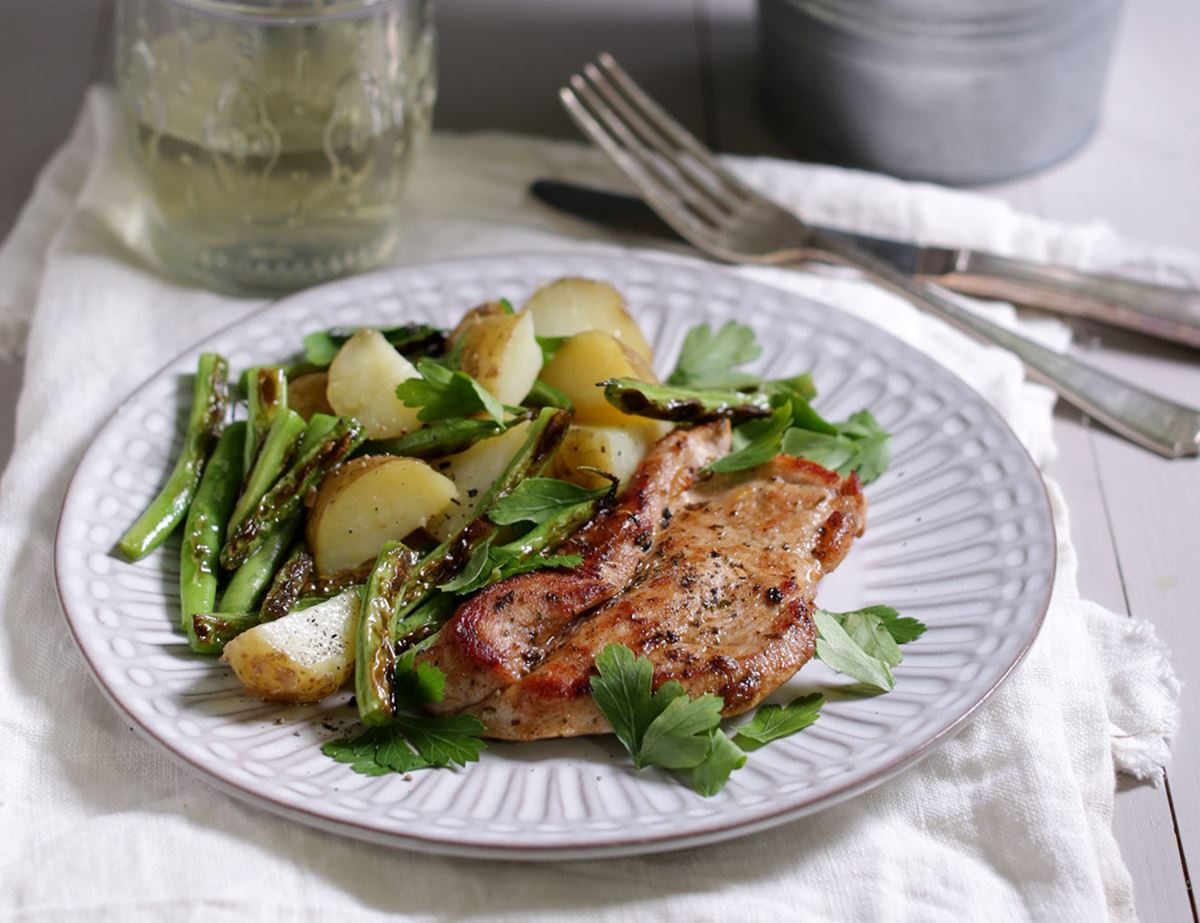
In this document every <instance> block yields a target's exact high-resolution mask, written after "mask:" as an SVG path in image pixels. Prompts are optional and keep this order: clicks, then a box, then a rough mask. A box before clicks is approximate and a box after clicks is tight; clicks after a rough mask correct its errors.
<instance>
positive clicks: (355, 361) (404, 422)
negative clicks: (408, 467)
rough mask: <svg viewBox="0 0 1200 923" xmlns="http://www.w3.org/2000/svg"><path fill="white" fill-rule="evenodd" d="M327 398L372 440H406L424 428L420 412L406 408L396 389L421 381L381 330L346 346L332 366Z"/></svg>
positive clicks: (366, 332) (360, 334)
mask: <svg viewBox="0 0 1200 923" xmlns="http://www.w3.org/2000/svg"><path fill="white" fill-rule="evenodd" d="M328 375H329V379H328V383H327V386H326V389H325V395H326V398H327V400H328V401H329V404H330V406H331V407H332V408H333V410H334V412H335V413H336V414H337V415H338V416H342V417H354V418H355V419H356V420H358V421H359V422H360V423H362V425H363V426H364V427H366V430H367V436H368V438H371V439H390V438H391V437H393V436H402V435H404V433H407V432H409V431H410V430H413V429H416V428H417V427H418V426H420V422H419V421H418V420H417V413H418V412H419V408H416V407H405V406H404V404H402V403H401V402H400V399H399V398H398V397H396V385H398V384H400V382H402V381H407V380H408V379H410V378H416V377H417V370H416V369H415V368H413V365H412V363H411V362H409V361H408V360H407V359H405V358H404V357H403V356H401V355H400V354H399V353H398V352H396V350H395V348H393V346H392V344H390V343H389V342H388V341H387V340H386V339H384V337H383V334H381V333H380V332H379V331H378V330H370V329H362V330H359V331H357V332H356V333H355V334H354V336H352V337H351V338H350V339H349V340H347V341H346V342H345V343H343V344H342V348H341V349H339V350H338V353H337V355H336V356H334V357H333V362H331V363H330V364H329V372H328Z"/></svg>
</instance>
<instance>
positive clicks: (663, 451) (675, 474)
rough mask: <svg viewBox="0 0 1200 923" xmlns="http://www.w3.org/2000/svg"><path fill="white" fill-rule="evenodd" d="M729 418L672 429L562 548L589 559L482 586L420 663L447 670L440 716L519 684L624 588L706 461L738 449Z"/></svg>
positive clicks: (434, 708) (438, 708) (437, 706)
mask: <svg viewBox="0 0 1200 923" xmlns="http://www.w3.org/2000/svg"><path fill="white" fill-rule="evenodd" d="M729 443H730V432H729V424H728V423H726V422H724V421H722V422H718V423H711V424H708V425H706V426H698V427H696V428H694V429H691V430H676V431H675V432H672V433H668V434H667V435H666V436H664V437H663V438H662V439H660V440H659V441H658V443H657V444H656V445H655V446H654V448H653V449H652V450H651V451H650V452H649V453H648V454H647V455H646V457H645V458H644V459H643V460H642V462H641V464H640V465H639V466H638V468H637V470H636V471H635V472H634V474H633V476H632V477H631V478H630V480H629V485H628V486H627V487H626V489H625V492H624V494H623V495H622V497H621V500H620V502H619V503H617V504H616V505H615V506H613V507H610V508H608V509H603V510H601V511H600V512H599V513H598V514H597V515H596V516H594V517H592V519H591V521H590V522H588V523H587V524H586V525H585V526H584V527H583V528H581V529H580V530H579V531H578V532H576V533H575V535H574V536H572V538H571V540H570V541H569V542H568V543H566V545H565V546H564V547H563V548H561V549H560V552H561V553H563V554H578V555H580V556H581V557H582V558H583V562H582V563H581V564H580V565H579V566H578V567H576V568H573V569H572V570H570V571H553V570H544V571H535V572H533V573H530V574H521V575H519V576H516V577H511V578H509V579H508V580H503V581H501V582H499V583H495V584H493V585H492V586H490V587H487V588H485V589H483V590H480V591H479V592H478V593H476V594H475V595H474V596H472V597H471V598H470V599H468V600H467V601H466V602H464V603H463V604H462V605H461V606H459V608H458V611H456V612H455V614H454V616H453V617H452V618H451V620H450V621H449V622H448V623H447V624H446V626H445V627H444V628H443V629H442V631H441V633H440V634H439V636H438V639H437V641H436V642H435V643H434V644H433V645H432V646H431V647H430V648H429V649H428V650H427V651H425V652H424V653H422V654H421V655H420V656H419V657H418V660H420V661H425V662H428V663H431V664H433V665H435V666H436V667H438V668H439V669H440V670H441V671H442V672H443V673H444V674H445V675H446V687H445V691H444V694H443V697H442V700H441V701H440V702H438V703H436V704H435V705H431V706H429V708H430V710H431V711H434V712H437V713H439V714H445V713H450V712H457V711H461V710H462V709H464V708H466V707H467V706H469V705H474V704H475V703H477V702H480V701H482V700H483V699H484V698H486V697H487V696H489V695H491V694H492V693H493V692H495V690H497V689H501V688H503V687H505V686H510V685H512V684H513V683H515V682H517V681H518V680H519V679H521V677H523V676H525V675H526V674H527V673H528V672H529V671H530V670H532V669H533V668H534V667H535V666H537V665H538V663H540V662H541V660H542V659H543V658H544V657H545V656H546V655H547V654H548V653H549V652H550V651H551V650H552V649H553V644H554V641H555V639H556V638H557V637H558V636H559V635H560V634H561V633H562V632H563V630H564V629H566V628H567V626H569V625H570V624H571V623H572V622H573V621H574V620H575V619H576V618H577V617H578V616H580V615H582V614H583V613H585V612H587V611H588V610H590V609H593V608H595V607H596V606H598V605H600V604H601V603H603V602H605V601H607V600H609V599H611V598H612V597H614V596H616V595H617V594H618V593H620V592H621V591H622V590H623V589H625V587H626V586H628V585H629V584H630V583H631V582H632V581H633V579H634V576H635V571H636V569H637V567H638V565H639V564H640V563H641V562H642V560H643V559H644V558H645V556H646V555H647V554H649V553H650V552H651V550H652V549H653V547H654V545H655V543H656V542H657V541H658V538H659V535H660V534H661V532H662V530H663V529H664V528H665V527H666V525H667V523H668V522H669V520H670V515H669V514H667V515H664V513H665V512H666V511H667V510H669V509H670V504H671V503H672V501H673V500H675V499H676V498H678V497H679V496H680V495H681V494H682V493H683V492H684V491H686V490H687V489H688V488H689V487H691V486H692V483H693V482H694V481H695V479H696V476H697V474H698V472H699V471H700V469H701V468H703V467H704V466H705V465H707V464H709V463H711V462H713V461H715V460H716V459H718V458H720V457H721V456H722V455H724V454H725V453H726V452H728V451H729Z"/></svg>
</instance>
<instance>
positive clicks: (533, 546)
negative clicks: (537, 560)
mask: <svg viewBox="0 0 1200 923" xmlns="http://www.w3.org/2000/svg"><path fill="white" fill-rule="evenodd" d="M604 502H605V498H604V497H600V498H597V499H595V500H584V501H583V502H581V503H576V504H575V505H574V506H568V507H567V508H566V509H564V510H562V511H560V512H559V513H558V514H556V515H554V516H552V517H550V518H549V519H547V520H546V521H545V522H542V523H539V524H538V525H536V526H534V527H533V528H532V529H530V530H529V531H528V532H526V533H525V534H524V535H522V536H521V537H520V538H518V539H515V540H514V541H511V542H509V543H508V544H506V545H500V546H499V548H497V551H502V552H509V553H511V554H514V555H516V556H517V559H518V560H524V559H525V558H531V557H533V556H534V555H535V554H541V553H542V552H543V551H553V550H554V549H555V548H557V547H558V546H559V545H561V544H562V543H563V542H564V541H566V540H567V539H568V538H570V537H571V536H572V535H574V534H575V532H576V531H577V530H578V529H579V527H580V526H582V525H583V524H584V523H585V522H587V521H588V520H589V519H591V518H592V517H593V516H594V515H596V510H597V509H598V508H599V507H600V505H601V504H602V503H604Z"/></svg>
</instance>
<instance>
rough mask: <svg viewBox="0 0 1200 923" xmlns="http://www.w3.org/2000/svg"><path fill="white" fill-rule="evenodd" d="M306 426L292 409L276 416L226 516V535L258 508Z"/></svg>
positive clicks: (289, 458)
mask: <svg viewBox="0 0 1200 923" xmlns="http://www.w3.org/2000/svg"><path fill="white" fill-rule="evenodd" d="M305 428H306V427H305V423H304V418H303V417H301V416H300V414H298V413H296V411H294V410H287V409H286V408H285V409H284V410H283V411H282V412H281V413H279V414H278V415H277V416H276V417H275V421H274V422H273V423H272V424H271V427H270V429H269V430H268V431H267V437H266V439H265V440H264V441H263V444H262V448H261V449H260V450H259V452H258V457H257V458H256V459H255V460H254V467H252V468H249V469H247V470H248V471H249V473H248V474H247V476H246V485H245V487H243V488H242V493H241V496H240V497H238V501H237V506H235V507H234V508H233V515H232V516H231V517H230V518H229V530H228V533H227V535H228V537H232V536H233V535H234V533H236V532H237V530H238V529H239V528H240V527H241V526H242V524H243V523H245V521H246V519H247V518H248V517H249V516H250V515H251V514H252V513H253V512H254V510H255V509H256V508H257V507H258V503H259V501H260V500H262V498H263V497H264V496H265V495H266V493H267V491H268V490H270V489H271V487H272V485H274V484H275V482H276V481H278V480H279V479H280V477H282V476H283V473H284V472H285V471H286V470H287V466H288V464H289V462H290V461H291V459H292V457H293V456H294V455H295V454H296V447H297V446H298V445H299V443H300V438H301V436H302V435H303V433H304V431H305ZM250 435H251V434H250V433H247V434H246V438H247V440H249V439H250Z"/></svg>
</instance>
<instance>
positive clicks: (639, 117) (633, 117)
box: [583, 64, 743, 223]
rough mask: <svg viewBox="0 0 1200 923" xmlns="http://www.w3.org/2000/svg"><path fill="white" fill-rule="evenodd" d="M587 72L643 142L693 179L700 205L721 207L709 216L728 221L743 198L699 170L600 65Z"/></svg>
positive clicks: (712, 176)
mask: <svg viewBox="0 0 1200 923" xmlns="http://www.w3.org/2000/svg"><path fill="white" fill-rule="evenodd" d="M583 72H584V74H586V75H587V77H588V78H589V79H590V80H591V82H592V85H593V86H594V87H595V88H596V89H597V90H598V91H599V92H600V94H601V95H602V96H603V97H604V98H605V99H606V100H607V101H608V103H609V105H610V106H612V107H613V108H614V109H616V111H617V112H618V113H619V114H620V116H621V117H622V118H623V119H624V121H625V123H626V124H627V125H629V126H630V128H631V129H632V130H633V132H634V133H635V134H636V135H637V136H638V137H639V138H640V139H641V141H642V143H643V144H645V145H649V146H650V147H651V148H652V149H653V150H655V151H656V152H657V153H658V154H660V155H661V156H662V157H663V159H665V160H666V162H667V163H669V164H670V165H671V167H672V168H673V169H674V170H675V171H677V172H678V173H680V174H681V175H682V177H683V178H684V179H685V180H688V181H689V182H690V184H691V185H692V186H693V187H694V188H695V190H696V192H698V193H699V195H700V197H701V203H697V204H698V205H700V207H701V208H704V205H703V204H702V203H704V202H712V203H713V204H714V205H715V206H716V207H717V209H718V211H717V212H715V213H707V217H709V218H711V219H712V220H713V221H715V222H718V223H720V222H722V221H724V220H726V218H727V217H728V216H729V215H731V214H732V213H733V212H735V211H736V210H737V209H738V207H739V206H740V205H741V204H743V200H739V199H738V197H736V196H734V195H732V194H731V193H730V192H729V191H728V190H727V189H725V188H724V187H723V186H722V180H721V177H720V176H717V175H716V174H714V173H713V172H712V171H711V170H703V171H702V170H700V169H697V167H696V165H695V158H691V157H687V156H681V154H682V152H681V151H680V149H679V147H678V146H677V145H675V144H672V143H671V142H670V139H669V138H668V137H667V136H666V135H664V134H663V133H662V132H661V131H659V130H658V129H656V128H655V127H654V126H652V125H651V124H650V122H648V121H647V120H646V117H645V115H644V114H643V113H642V112H640V111H638V109H637V108H636V106H635V105H634V104H633V103H632V102H631V101H630V100H628V99H626V97H625V96H623V95H622V94H621V92H620V91H619V90H618V89H617V88H616V86H615V85H614V84H613V82H612V81H611V80H610V79H609V78H608V76H607V75H606V74H605V73H604V72H603V71H601V70H600V68H598V67H597V66H596V65H595V64H588V65H586V66H585V67H584V68H583ZM706 212H707V210H706Z"/></svg>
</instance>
